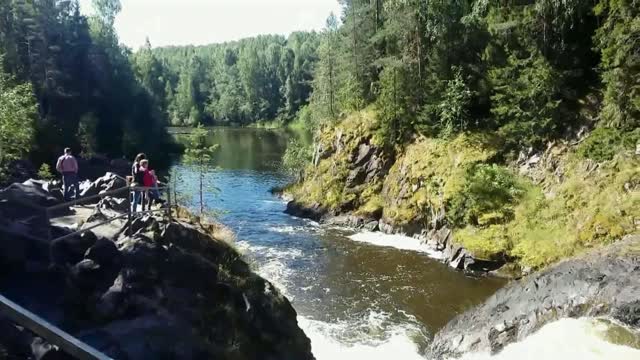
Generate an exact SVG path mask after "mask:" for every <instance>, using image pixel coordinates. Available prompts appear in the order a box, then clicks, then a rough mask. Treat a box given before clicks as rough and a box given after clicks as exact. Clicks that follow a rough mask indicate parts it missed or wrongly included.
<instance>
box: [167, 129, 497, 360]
mask: <svg viewBox="0 0 640 360" xmlns="http://www.w3.org/2000/svg"><path fill="white" fill-rule="evenodd" d="M289 136H291V135H290V134H287V133H285V132H282V131H279V132H278V131H267V130H257V129H218V130H216V131H215V132H214V135H213V136H212V139H211V140H212V142H215V143H218V144H220V145H221V151H220V153H219V157H218V159H217V161H218V163H217V165H219V167H220V168H219V169H217V170H215V171H213V172H212V173H211V174H208V176H207V181H208V182H211V183H212V184H213V185H215V186H216V187H217V188H219V189H220V190H221V192H220V193H219V194H218V195H213V194H208V195H207V197H206V199H207V202H208V204H209V205H211V206H212V207H214V208H217V209H219V210H222V211H223V214H222V215H221V216H220V220H221V221H222V222H223V223H225V224H227V225H228V226H230V227H231V228H232V229H233V230H235V231H236V232H237V235H238V239H239V241H238V247H239V248H240V249H241V250H242V251H244V252H245V253H246V255H247V256H248V257H249V258H251V259H252V260H253V261H254V263H255V265H256V270H257V271H258V272H259V273H260V274H261V275H263V276H264V277H265V278H267V279H269V280H271V281H272V282H274V283H275V284H276V285H277V286H278V287H279V288H280V289H281V290H282V291H283V292H284V293H285V294H286V295H287V296H288V297H289V298H290V299H291V300H292V302H293V304H294V307H295V308H296V310H297V311H298V314H299V316H300V319H299V320H300V324H301V326H302V327H303V329H304V330H305V332H306V333H307V334H308V335H309V336H310V338H311V339H312V345H313V349H314V354H315V355H316V356H317V357H318V359H319V360H323V359H331V360H338V359H354V358H361V357H364V356H366V357H368V359H377V358H380V359H387V358H389V357H391V356H394V357H396V358H398V359H412V358H420V356H419V353H420V352H421V349H424V347H425V346H426V344H427V341H428V338H429V336H430V335H431V334H433V333H434V332H435V331H437V330H438V329H439V328H440V327H442V326H443V325H444V324H446V323H447V322H448V321H449V320H450V319H451V318H452V317H453V316H455V315H456V314H458V313H460V312H462V311H464V310H465V309H467V308H469V307H470V306H472V305H474V304H477V303H479V302H481V301H483V300H484V299H486V298H487V297H488V296H490V295H491V294H492V293H493V292H494V291H495V290H496V289H498V288H499V287H500V286H502V285H503V281H501V280H497V279H487V278H485V279H476V278H470V277H467V276H465V275H464V274H462V273H460V272H456V271H452V270H451V269H449V268H447V267H446V266H445V265H443V264H441V263H439V262H437V261H436V260H433V259H431V258H430V257H429V256H428V255H427V254H425V253H423V252H417V251H410V250H401V249H396V248H393V247H382V246H376V245H372V244H370V243H367V242H364V241H355V240H353V239H351V238H349V237H350V236H352V235H354V233H353V232H350V231H345V230H339V229H332V228H327V227H323V226H319V225H318V224H315V223H313V222H311V221H308V220H303V219H297V218H293V217H290V216H288V215H286V214H284V213H283V210H284V208H285V203H284V202H282V201H280V200H279V199H277V198H275V197H273V196H272V195H271V194H270V193H269V189H270V188H272V187H274V186H277V185H283V184H284V183H286V182H287V181H288V179H287V178H286V177H285V176H284V175H283V174H281V173H280V172H278V171H277V169H278V166H277V165H278V162H279V160H280V158H281V156H282V153H283V152H284V150H285V148H286V143H287V139H288V137H289ZM178 167H179V168H181V170H182V172H183V173H184V179H183V181H182V183H181V186H183V189H186V188H189V187H192V186H194V183H195V180H196V176H195V174H193V173H190V172H189V171H188V170H187V169H186V168H183V167H181V166H180V165H178ZM368 236H369V237H371V236H372V235H371V234H369V235H368ZM373 236H374V238H375V236H376V235H373ZM377 236H380V235H377ZM356 239H358V238H356ZM374 240H375V239H374ZM386 240H388V239H381V241H383V243H384V241H386ZM405 241H406V240H405ZM374 242H375V241H374ZM386 244H389V243H388V242H387V243H386ZM391 245H393V244H392V243H391Z"/></svg>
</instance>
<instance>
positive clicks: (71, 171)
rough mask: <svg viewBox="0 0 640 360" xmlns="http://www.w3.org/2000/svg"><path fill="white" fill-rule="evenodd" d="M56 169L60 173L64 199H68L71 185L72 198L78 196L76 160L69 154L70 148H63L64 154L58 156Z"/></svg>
mask: <svg viewBox="0 0 640 360" xmlns="http://www.w3.org/2000/svg"><path fill="white" fill-rule="evenodd" d="M56 170H58V172H59V173H60V174H62V184H63V189H64V200H65V201H69V200H70V199H71V196H69V195H70V194H69V193H70V192H71V187H73V194H74V198H75V199H78V198H79V197H80V188H79V186H78V161H77V160H76V158H75V157H74V156H73V155H72V154H71V149H70V148H66V149H64V155H62V156H60V157H59V158H58V163H57V164H56Z"/></svg>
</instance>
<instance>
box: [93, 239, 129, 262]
mask: <svg viewBox="0 0 640 360" xmlns="http://www.w3.org/2000/svg"><path fill="white" fill-rule="evenodd" d="M84 258H85V259H89V260H93V261H95V262H96V263H97V264H100V265H102V266H111V265H113V264H116V263H119V262H120V258H121V254H120V251H118V248H117V247H116V244H115V243H114V242H113V241H111V240H109V239H104V238H102V239H98V240H97V241H96V242H95V244H93V246H91V247H90V248H89V249H88V250H87V252H86V253H85V255H84Z"/></svg>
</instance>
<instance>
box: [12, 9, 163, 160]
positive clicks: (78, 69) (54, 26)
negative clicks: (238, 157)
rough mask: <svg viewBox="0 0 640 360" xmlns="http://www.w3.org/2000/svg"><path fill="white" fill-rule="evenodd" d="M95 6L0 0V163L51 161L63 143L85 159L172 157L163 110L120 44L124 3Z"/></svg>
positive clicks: (159, 158)
mask: <svg viewBox="0 0 640 360" xmlns="http://www.w3.org/2000/svg"><path fill="white" fill-rule="evenodd" d="M94 7H95V9H96V15H95V16H92V17H90V18H87V17H85V16H83V15H82V14H81V13H80V8H79V4H78V1H77V0H73V1H68V0H66V1H65V0H0V56H1V57H2V66H1V67H0V72H1V73H2V74H1V75H0V88H1V89H2V97H1V98H0V104H2V106H0V121H2V126H1V127H0V129H1V130H0V136H1V138H2V139H3V143H2V144H0V147H1V149H2V153H3V154H2V155H0V167H4V166H7V164H8V162H9V161H11V160H14V159H15V158H24V156H26V154H25V153H30V154H31V158H32V160H34V161H35V162H37V164H36V165H38V163H39V162H46V163H51V162H52V161H54V160H55V157H56V156H57V155H59V153H60V152H61V150H62V149H63V148H64V147H66V146H70V147H72V148H74V150H75V152H76V153H80V152H82V153H83V155H86V156H87V157H88V156H91V155H94V154H106V155H108V156H111V157H120V156H123V155H124V156H131V155H132V154H134V153H135V152H139V151H146V152H149V153H150V154H155V155H156V156H155V159H156V162H162V161H164V160H168V159H167V156H166V154H167V151H166V146H164V145H165V143H166V142H167V141H168V137H166V136H165V130H164V123H163V117H162V113H161V111H160V108H159V107H158V106H156V104H155V100H154V99H153V97H151V96H150V94H149V93H148V91H147V90H146V89H145V87H144V86H143V85H142V84H141V83H140V82H139V81H138V80H137V78H136V75H135V72H134V71H133V67H132V64H131V62H130V59H129V57H130V55H131V54H130V51H129V50H127V49H126V48H123V47H121V46H120V45H119V44H118V37H117V34H116V33H115V30H114V27H113V24H114V19H115V17H116V15H117V14H118V12H119V11H120V2H119V0H94ZM25 88H26V89H28V90H25ZM16 104H21V105H20V108H22V109H24V110H23V111H19V112H17V111H15V110H16V109H15V108H16ZM5 139H12V141H13V142H7V141H5ZM18 143H19V144H18ZM8 144H10V145H8ZM160 149H162V151H159V150H160Z"/></svg>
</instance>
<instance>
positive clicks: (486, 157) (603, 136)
mask: <svg viewBox="0 0 640 360" xmlns="http://www.w3.org/2000/svg"><path fill="white" fill-rule="evenodd" d="M377 130H378V120H377V118H376V114H375V111H373V110H372V109H366V110H363V111H361V112H358V113H354V114H352V115H350V116H348V117H347V118H345V119H344V120H342V121H341V122H339V123H338V124H336V125H334V126H332V127H328V128H327V129H325V130H324V131H322V132H321V133H320V135H319V137H318V138H317V142H318V145H319V146H320V147H321V148H322V149H324V150H325V151H327V152H328V153H329V154H330V156H329V157H328V158H325V159H324V160H321V161H320V162H319V164H318V165H317V167H310V168H309V169H308V171H307V176H306V179H305V181H303V182H302V183H299V184H295V185H293V186H292V187H290V188H289V189H288V192H289V193H291V194H292V195H293V197H294V198H296V200H298V201H300V202H302V203H304V204H306V205H315V204H318V205H320V206H323V207H325V208H326V209H328V210H330V211H334V212H340V211H341V209H344V208H345V206H346V205H347V204H351V205H353V206H354V207H355V211H354V213H355V214H356V215H361V216H370V215H372V214H379V213H380V211H381V210H382V213H383V219H384V220H385V222H387V223H391V224H393V225H396V226H403V225H407V224H422V225H423V226H425V227H429V226H431V224H433V220H434V219H435V220H437V221H438V222H439V223H441V224H442V223H446V224H448V225H449V226H450V227H452V228H453V230H454V241H455V242H457V243H459V244H461V245H462V246H464V247H465V248H467V249H468V250H469V251H471V252H472V253H474V254H475V255H476V256H478V257H479V258H483V259H493V258H497V257H504V256H506V257H507V258H510V259H515V262H516V263H517V265H521V266H525V267H530V268H533V269H538V268H544V267H545V266H547V265H549V264H552V263H554V262H556V261H558V260H561V259H563V258H567V257H570V256H573V255H576V254H579V253H580V252H582V251H584V250H585V249H589V248H593V247H599V246H603V245H606V244H610V243H612V242H614V241H616V240H619V239H621V238H622V237H623V236H625V235H627V234H633V233H640V229H638V227H637V225H636V222H637V221H639V220H640V157H638V156H637V155H635V153H634V152H635V146H636V145H635V144H636V143H637V142H638V141H640V140H639V134H640V133H639V131H640V130H634V131H631V132H626V133H622V132H618V131H616V130H611V129H604V130H601V129H596V130H595V131H594V132H593V133H592V134H591V136H590V137H588V138H587V140H585V141H584V142H583V143H581V144H579V145H578V146H574V147H562V146H557V147H555V148H554V149H552V151H551V152H550V156H552V157H553V163H554V164H555V165H554V166H550V167H549V168H548V169H547V170H545V169H544V167H541V168H540V169H539V172H540V174H539V175H537V176H536V177H537V180H536V182H535V183H534V182H533V181H532V180H531V179H529V178H525V177H523V176H520V175H518V174H517V173H516V169H512V168H509V167H507V166H505V165H504V164H499V163H496V158H497V156H498V154H499V152H500V149H501V148H502V146H503V144H504V142H503V140H502V139H501V138H499V137H498V136H497V135H495V134H489V133H465V134H460V135H457V136H455V137H453V138H446V139H445V138H424V137H422V138H418V139H416V140H414V141H413V142H412V143H410V144H408V145H407V146H406V147H405V148H404V149H402V151H399V152H400V154H399V156H397V157H396V160H395V163H394V164H393V166H392V167H391V169H390V170H389V173H388V174H387V176H386V177H385V179H384V180H382V181H374V182H372V183H368V184H364V185H360V186H358V187H356V188H352V189H347V188H345V183H346V179H347V177H348V175H349V170H350V166H351V164H350V158H351V154H353V153H354V152H355V151H357V148H358V146H359V145H360V144H362V143H364V142H369V143H371V144H374V145H381V144H382V142H381V141H380V140H381V139H378V138H377V136H378V134H379V131H377ZM443 214H444V216H443Z"/></svg>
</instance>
